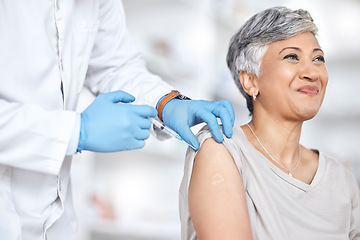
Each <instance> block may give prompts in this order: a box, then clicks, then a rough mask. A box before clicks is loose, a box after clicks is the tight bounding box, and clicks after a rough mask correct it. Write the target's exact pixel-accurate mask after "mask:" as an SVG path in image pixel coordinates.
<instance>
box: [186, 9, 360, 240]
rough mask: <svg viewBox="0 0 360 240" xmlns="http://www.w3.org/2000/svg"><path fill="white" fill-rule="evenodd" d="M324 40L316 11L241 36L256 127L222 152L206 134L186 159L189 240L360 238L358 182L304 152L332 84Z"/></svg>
mask: <svg viewBox="0 0 360 240" xmlns="http://www.w3.org/2000/svg"><path fill="white" fill-rule="evenodd" d="M316 33H317V27H316V26H315V24H314V23H313V19H312V18H311V16H310V14H309V13H308V12H306V11H304V10H297V11H292V10H290V9H288V8H285V7H275V8H270V9H267V10H265V11H263V12H260V13H258V14H256V15H255V16H253V17H252V18H251V19H249V20H248V21H247V22H246V23H245V24H244V26H243V27H242V28H241V29H240V31H239V32H238V33H237V34H236V35H235V36H234V37H233V39H232V41H231V45H230V48H229V52H228V56H227V63H228V66H229V68H230V70H231V73H232V75H233V78H234V80H235V83H236V85H237V87H238V88H239V89H240V92H241V93H242V95H244V97H245V98H246V100H247V107H248V109H249V111H250V114H251V115H252V120H251V121H250V122H249V123H248V124H245V125H243V126H238V127H235V128H234V135H233V137H232V138H231V139H226V140H225V141H224V143H223V144H218V143H216V141H214V139H212V138H211V133H210V132H209V130H208V129H203V130H201V131H200V133H199V134H198V139H199V140H200V142H201V148H200V150H199V151H198V152H195V151H193V150H191V149H189V151H188V152H187V156H186V166H185V175H184V178H183V181H182V184H181V188H180V208H181V209H180V213H181V223H182V239H201V240H203V239H205V240H208V239H217V240H218V239H225V240H227V239H231V240H235V239H261V240H263V239H274V240H282V239H284V240H290V239H291V240H296V239H299V240H304V239H312V240H313V239H319V240H320V239H321V240H324V239H326V240H331V239H334V240H335V239H336V240H339V239H360V208H359V191H358V185H357V183H356V181H355V178H354V177H353V176H352V175H351V174H350V173H349V172H348V171H347V170H346V169H345V168H344V167H343V166H342V165H341V164H340V163H339V162H337V161H336V160H334V159H332V158H330V157H328V156H327V155H325V154H324V153H322V152H319V151H317V150H310V149H307V148H305V147H304V146H302V145H300V144H299V139H300V135H301V128H302V124H303V122H304V121H306V120H309V119H311V118H313V117H314V116H315V115H316V114H317V112H318V110H319V108H320V106H321V104H322V101H323V99H324V95H325V90H326V85H327V82H328V74H327V70H326V67H325V59H324V53H323V51H322V49H321V47H320V46H319V44H318V41H317V39H316Z"/></svg>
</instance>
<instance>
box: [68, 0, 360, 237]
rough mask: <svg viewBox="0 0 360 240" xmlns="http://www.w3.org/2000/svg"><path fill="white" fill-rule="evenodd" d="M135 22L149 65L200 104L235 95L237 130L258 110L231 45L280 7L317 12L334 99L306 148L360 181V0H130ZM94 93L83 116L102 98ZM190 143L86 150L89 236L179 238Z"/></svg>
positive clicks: (84, 213) (307, 130)
mask: <svg viewBox="0 0 360 240" xmlns="http://www.w3.org/2000/svg"><path fill="white" fill-rule="evenodd" d="M123 3H124V8H125V13H126V17H127V26H128V30H129V32H130V34H131V36H132V37H133V39H134V42H135V43H136V45H137V47H138V48H139V50H140V52H141V53H142V54H143V56H144V58H145V60H146V61H147V64H148V68H149V70H150V71H152V72H153V73H155V74H158V75H160V76H161V77H162V78H163V79H164V80H165V81H167V82H169V83H170V84H171V85H172V86H173V87H174V88H176V89H179V90H181V92H182V93H183V94H185V95H187V96H189V97H191V98H193V99H201V98H202V99H208V100H218V99H228V100H230V101H231V102H232V103H233V106H234V108H235V112H236V122H235V124H236V125H241V124H244V123H246V122H247V121H248V120H249V118H248V111H247V109H246V105H245V101H244V99H243V97H242V96H241V95H240V93H239V92H238V90H237V89H236V87H235V85H234V83H233V80H232V78H231V76H230V73H229V71H228V69H227V66H226V63H225V57H226V53H227V48H228V44H229V40H230V38H231V36H232V35H234V34H235V32H236V31H237V30H238V29H239V27H240V26H241V25H242V24H243V23H244V21H246V20H247V19H248V18H249V17H250V16H252V15H253V14H255V13H257V12H259V11H261V10H264V9H265V8H268V7H273V6H279V5H283V6H287V7H290V8H293V9H297V8H303V9H305V10H308V11H309V12H310V13H311V15H312V16H313V18H314V21H315V23H316V24H317V26H318V27H319V41H320V45H321V46H322V48H323V50H324V52H325V58H326V65H327V68H328V71H329V84H328V89H327V95H326V97H325V101H324V104H323V106H322V109H321V111H320V112H319V114H318V115H317V117H316V118H314V119H313V120H311V121H309V122H307V123H306V124H305V125H304V130H303V136H302V139H301V143H302V144H303V145H305V146H306V147H309V148H317V149H319V150H321V151H324V152H326V153H327V154H329V155H330V156H333V157H334V158H336V159H338V160H340V161H341V162H342V163H343V164H344V165H345V166H346V167H347V168H348V169H349V170H350V171H352V172H353V173H354V175H355V176H356V178H357V179H358V181H359V182H360V137H359V136H360V95H359V93H358V89H360V31H358V30H357V29H358V27H357V26H358V25H359V24H360V14H359V13H360V1H359V0H342V1H336V0H316V1H313V0H302V1H297V0H253V1H250V0H196V1H193V0H151V1H149V0H123ZM93 98H94V97H93V96H92V95H91V94H90V93H89V92H88V91H87V90H86V89H85V90H84V91H83V93H82V97H81V100H80V104H79V109H78V111H79V112H80V111H82V110H83V109H84V108H86V106H87V105H88V104H89V103H90V102H91V101H92V100H93ZM198 129H199V127H195V128H193V131H194V132H196V131H197V130H198ZM185 151H186V145H185V144H184V143H182V142H180V141H177V140H175V139H170V140H167V141H158V140H157V139H155V138H154V137H150V139H148V140H147V144H146V147H145V148H144V149H141V150H136V151H128V152H122V153H114V154H113V153H112V154H94V153H88V152H83V153H82V154H81V155H76V156H75V158H74V164H73V168H72V177H73V191H74V198H75V207H76V212H77V215H78V219H79V232H80V240H100V239H101V240H115V239H126V240H179V239H180V221H179V214H178V188H179V185H180V182H181V178H182V174H183V163H184V156H185Z"/></svg>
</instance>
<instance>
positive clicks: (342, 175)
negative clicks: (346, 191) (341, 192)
mask: <svg viewBox="0 0 360 240" xmlns="http://www.w3.org/2000/svg"><path fill="white" fill-rule="evenodd" d="M319 155H320V157H319V159H320V161H323V162H324V165H325V166H324V167H325V168H326V173H327V175H328V176H329V178H331V179H333V181H335V182H337V183H338V184H339V185H340V186H343V187H344V188H346V187H349V188H350V189H358V188H359V185H358V182H357V180H356V178H355V175H354V173H353V172H351V170H350V169H349V168H347V167H346V166H345V164H344V162H342V161H339V160H337V159H335V158H333V157H331V156H330V155H328V154H326V153H324V152H321V151H320V152H319Z"/></svg>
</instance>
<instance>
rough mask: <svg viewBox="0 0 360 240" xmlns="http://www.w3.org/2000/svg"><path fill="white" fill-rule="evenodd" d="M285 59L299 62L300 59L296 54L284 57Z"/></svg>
mask: <svg viewBox="0 0 360 240" xmlns="http://www.w3.org/2000/svg"><path fill="white" fill-rule="evenodd" d="M284 59H290V60H299V57H298V55H296V54H288V55H286V56H285V57H284Z"/></svg>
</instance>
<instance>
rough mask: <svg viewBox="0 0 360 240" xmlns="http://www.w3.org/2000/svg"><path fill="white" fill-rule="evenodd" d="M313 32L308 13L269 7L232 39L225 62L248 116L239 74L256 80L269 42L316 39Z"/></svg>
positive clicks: (248, 102) (247, 99)
mask: <svg viewBox="0 0 360 240" xmlns="http://www.w3.org/2000/svg"><path fill="white" fill-rule="evenodd" d="M317 31H318V29H317V27H316V25H315V24H314V22H313V19H312V17H311V15H310V13H309V12H307V11H305V10H302V9H299V10H295V11H293V10H291V9H289V8H286V7H273V8H269V9H266V10H264V11H262V12H259V13H257V14H255V15H254V16H252V17H251V18H250V19H249V20H248V21H246V22H245V24H244V25H243V26H242V27H241V28H240V30H239V31H238V32H237V33H236V34H235V35H234V36H233V37H232V39H231V41H230V47H229V51H228V54H227V57H226V61H227V65H228V67H229V69H230V71H231V74H232V76H233V78H234V81H235V84H236V86H237V87H238V88H239V90H240V92H241V94H242V95H243V96H244V97H245V98H246V103H247V108H248V109H249V111H250V115H252V114H253V102H252V99H251V96H249V95H248V94H247V93H246V92H245V91H244V89H243V88H242V86H241V83H240V80H239V73H240V71H246V72H248V73H253V74H256V76H257V77H260V76H261V61H262V58H263V56H264V54H265V52H266V50H267V47H268V45H269V44H270V43H272V42H276V41H280V40H285V39H289V38H291V37H293V36H296V35H298V34H301V33H303V32H311V33H312V34H314V36H315V37H316V34H317Z"/></svg>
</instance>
